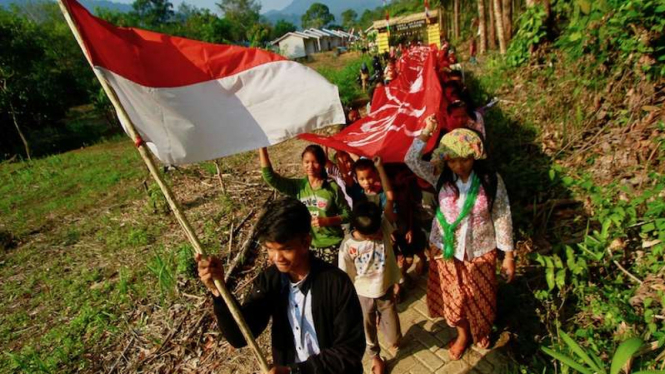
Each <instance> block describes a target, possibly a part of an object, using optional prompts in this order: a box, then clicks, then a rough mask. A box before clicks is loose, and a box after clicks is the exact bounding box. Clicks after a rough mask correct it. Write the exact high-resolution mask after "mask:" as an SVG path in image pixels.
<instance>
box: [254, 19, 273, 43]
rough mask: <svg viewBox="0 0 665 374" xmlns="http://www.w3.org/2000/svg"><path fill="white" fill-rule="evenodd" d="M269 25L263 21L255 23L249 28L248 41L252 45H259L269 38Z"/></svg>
mask: <svg viewBox="0 0 665 374" xmlns="http://www.w3.org/2000/svg"><path fill="white" fill-rule="evenodd" d="M271 31H272V30H271V29H270V25H268V24H265V23H255V24H254V25H253V26H252V27H251V28H250V29H249V35H248V37H249V43H250V45H251V46H252V47H261V46H263V45H264V44H265V43H266V42H268V41H269V40H270V32H271Z"/></svg>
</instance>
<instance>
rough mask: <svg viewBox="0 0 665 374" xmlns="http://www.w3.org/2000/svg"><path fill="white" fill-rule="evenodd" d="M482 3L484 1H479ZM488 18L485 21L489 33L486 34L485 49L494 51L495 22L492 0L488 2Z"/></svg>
mask: <svg viewBox="0 0 665 374" xmlns="http://www.w3.org/2000/svg"><path fill="white" fill-rule="evenodd" d="M479 1H482V2H483V3H484V2H485V1H486V0H479ZM488 4H489V12H488V13H489V17H488V19H487V21H488V23H487V30H488V31H489V32H488V33H487V39H488V40H487V48H489V49H491V50H495V49H496V23H495V22H496V21H495V20H494V0H489V3H488Z"/></svg>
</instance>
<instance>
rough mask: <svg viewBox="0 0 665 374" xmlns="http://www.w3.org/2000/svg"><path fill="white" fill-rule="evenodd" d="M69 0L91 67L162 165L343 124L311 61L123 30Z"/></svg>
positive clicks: (333, 93)
mask: <svg viewBox="0 0 665 374" xmlns="http://www.w3.org/2000/svg"><path fill="white" fill-rule="evenodd" d="M64 1H65V3H66V4H67V6H68V8H69V10H70V14H71V16H72V18H73V20H74V22H75V23H76V26H77V28H78V30H79V32H80V34H81V36H82V38H83V43H84V45H85V49H86V53H87V55H88V57H89V61H90V62H91V64H92V67H93V69H96V70H98V71H100V72H101V73H102V75H103V76H104V77H105V78H106V80H107V81H108V83H109V84H110V85H111V87H112V88H113V89H114V90H115V92H116V94H117V96H118V98H119V99H120V102H121V104H122V106H123V108H124V109H125V111H126V112H127V114H128V115H129V117H130V119H131V121H132V122H133V123H134V125H135V127H136V129H137V130H138V132H139V134H140V135H141V137H142V138H143V140H144V141H146V143H147V144H148V146H149V147H150V149H151V150H152V151H153V152H154V153H155V155H156V156H157V157H158V158H159V159H160V160H161V161H162V162H164V163H167V164H185V163H194V162H200V161H205V160H210V159H215V158H218V157H223V156H227V155H231V154H235V153H238V152H243V151H248V150H252V149H256V148H260V147H265V146H268V145H272V144H276V143H279V142H281V141H284V140H287V139H289V138H292V137H294V136H296V135H298V134H300V133H303V132H307V131H312V130H314V129H318V128H321V127H324V126H327V125H331V124H339V123H344V111H343V109H342V105H341V103H340V100H339V94H338V90H337V87H336V86H334V85H332V84H330V83H329V82H328V81H327V80H326V79H325V78H323V77H322V76H321V75H319V74H318V73H317V72H315V71H314V70H312V69H310V68H308V67H306V66H303V65H301V64H299V63H296V62H293V61H289V60H286V59H285V58H284V57H282V56H279V55H277V54H274V53H270V52H267V51H263V50H260V49H255V48H244V47H238V46H231V45H217V44H209V43H204V42H199V41H194V40H188V39H184V38H179V37H173V36H169V35H164V34H159V33H155V32H150V31H145V30H140V29H134V28H123V27H116V26H114V25H112V24H110V23H108V22H106V21H104V20H101V19H99V18H96V17H94V16H92V15H91V14H90V13H89V12H88V11H87V10H86V9H85V8H83V7H82V6H81V5H80V4H79V3H78V2H77V1H76V0H64ZM123 126H124V127H126V124H123Z"/></svg>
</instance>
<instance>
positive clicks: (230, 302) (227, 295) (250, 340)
mask: <svg viewBox="0 0 665 374" xmlns="http://www.w3.org/2000/svg"><path fill="white" fill-rule="evenodd" d="M58 4H59V5H60V10H61V11H62V14H63V15H64V17H65V20H66V21H67V24H68V25H69V28H70V29H71V31H72V33H73V34H74V37H75V38H76V41H77V42H78V44H79V46H80V47H81V50H82V51H83V54H84V55H85V57H86V59H88V63H89V64H90V67H92V70H93V71H94V73H95V75H96V76H97V79H98V80H99V83H100V84H101V85H102V88H103V89H104V92H105V93H106V96H108V98H109V100H111V103H113V106H114V107H115V109H116V111H117V113H118V116H119V117H120V119H121V120H122V121H123V123H124V124H125V126H126V130H127V132H128V133H129V136H130V138H131V139H132V140H133V141H134V143H135V144H136V146H137V149H138V151H139V153H140V154H141V158H142V159H143V161H144V162H145V164H146V165H147V166H148V170H150V174H151V175H152V177H153V178H154V179H155V182H157V185H158V186H159V188H160V189H161V190H162V193H163V194H164V197H165V198H166V201H167V202H168V204H169V206H170V207H171V210H172V211H173V214H174V215H175V217H176V219H177V220H178V222H179V223H180V226H181V227H182V229H183V231H184V232H185V235H186V236H187V239H189V242H190V243H191V244H192V247H193V248H194V251H195V252H196V253H197V254H200V255H202V256H205V255H206V254H205V252H204V250H203V247H202V246H201V242H200V241H199V239H198V237H197V236H196V233H195V232H194V230H193V229H192V226H191V225H190V224H189V221H188V220H187V217H185V215H184V214H183V212H182V209H180V206H179V205H178V203H177V202H176V200H175V198H174V196H173V192H171V189H170V188H169V186H168V185H167V184H166V183H165V182H164V179H163V178H162V176H161V174H160V172H159V169H158V168H157V165H156V164H155V161H154V160H153V159H152V157H150V153H149V150H148V148H147V147H146V145H145V142H144V141H143V139H141V136H140V135H139V133H138V132H137V131H136V128H135V127H134V123H133V122H132V121H131V119H130V118H129V115H127V112H126V111H125V109H124V107H123V106H122V105H121V104H120V100H119V99H118V96H117V95H116V93H115V91H114V90H113V88H112V87H111V86H110V85H109V84H108V82H107V81H106V79H105V78H104V76H103V75H102V74H101V72H100V71H99V70H97V69H95V67H94V66H93V65H92V61H91V60H90V57H89V56H88V53H87V50H86V48H85V44H84V43H83V39H82V38H81V34H80V33H79V30H78V28H77V27H76V24H75V23H74V21H73V20H72V18H71V15H70V12H69V8H68V6H67V4H65V3H64V1H63V0H58ZM215 287H216V288H217V290H218V291H219V294H220V295H221V296H222V299H223V300H224V302H225V303H226V305H227V307H228V308H229V310H230V312H231V315H233V318H234V319H235V321H236V323H237V324H238V327H239V328H240V331H241V332H242V334H243V336H244V337H245V341H247V344H248V345H249V347H250V348H251V349H252V350H253V351H254V354H255V355H256V359H257V360H258V361H259V365H260V366H261V370H262V371H263V372H265V373H267V372H268V371H269V370H270V367H269V366H268V361H266V358H265V356H264V355H263V353H262V352H261V349H260V348H259V346H258V344H257V343H256V340H255V339H254V336H253V335H252V332H251V330H250V329H249V326H247V323H246V322H245V319H244V317H243V316H242V313H241V311H240V310H239V308H238V306H237V304H236V303H235V301H234V299H233V296H232V294H231V292H230V291H229V290H228V289H227V288H226V285H225V284H224V283H222V282H220V281H218V280H215Z"/></svg>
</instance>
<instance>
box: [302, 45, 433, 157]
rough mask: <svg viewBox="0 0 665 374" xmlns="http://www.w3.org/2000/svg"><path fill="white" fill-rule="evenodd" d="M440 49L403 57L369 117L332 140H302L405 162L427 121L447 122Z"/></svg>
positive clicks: (378, 91) (422, 49)
mask: <svg viewBox="0 0 665 374" xmlns="http://www.w3.org/2000/svg"><path fill="white" fill-rule="evenodd" d="M436 49H437V48H436V47H435V46H432V47H430V48H428V47H416V48H412V49H411V50H410V51H409V52H408V53H407V54H405V55H403V56H402V57H401V59H400V64H399V65H400V66H401V69H402V70H401V71H400V72H399V75H398V76H397V79H395V80H393V81H392V82H390V84H389V85H388V86H385V87H383V89H381V88H377V89H376V91H375V92H374V98H373V99H372V108H371V111H370V113H369V114H368V115H367V117H365V118H362V119H360V120H358V121H356V122H354V123H353V124H351V125H350V126H349V127H347V128H345V129H344V130H342V131H341V132H339V133H337V134H335V135H332V136H330V137H323V136H319V135H315V134H303V135H300V138H301V139H304V140H308V141H312V142H315V143H319V144H322V145H325V146H328V147H331V148H334V149H337V150H343V151H347V152H351V153H355V154H357V155H361V156H365V157H369V158H372V157H374V156H381V158H382V159H383V161H384V162H386V163H388V162H404V156H405V155H406V152H407V151H408V149H409V147H410V146H411V143H413V139H414V138H415V137H417V136H418V135H420V133H421V132H422V129H423V128H424V126H425V118H427V117H428V116H430V115H431V114H435V115H436V116H437V119H438V120H439V123H443V122H442V121H443V120H444V117H443V116H442V113H441V98H442V94H441V84H440V83H439V80H438V78H437V76H436V71H435V65H436ZM436 140H437V136H433V137H432V138H431V139H430V142H429V143H428V145H427V149H426V150H431V149H432V148H433V147H434V146H435V143H436Z"/></svg>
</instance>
